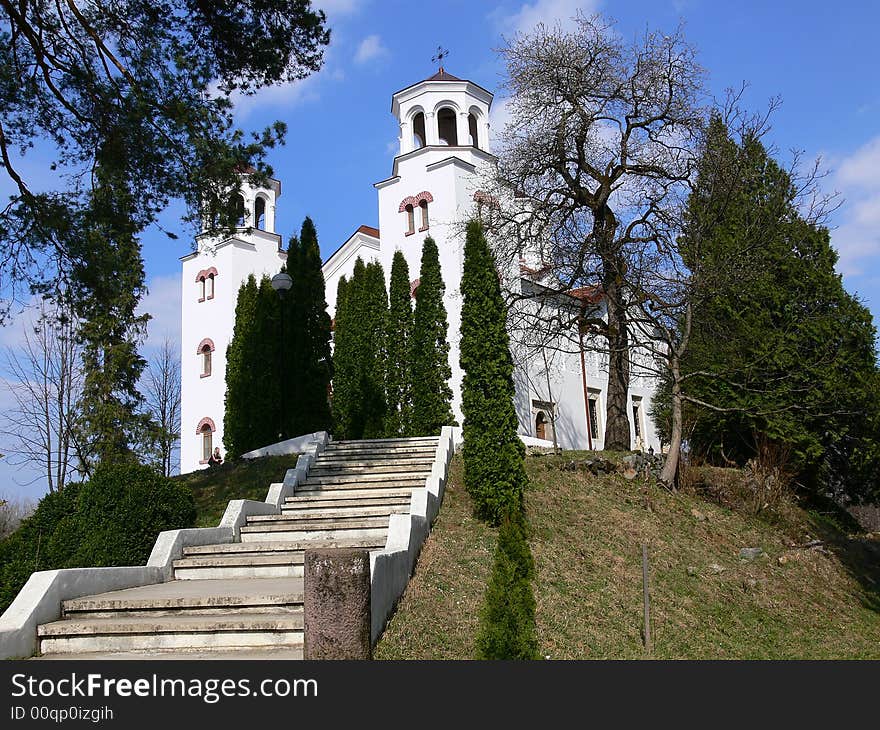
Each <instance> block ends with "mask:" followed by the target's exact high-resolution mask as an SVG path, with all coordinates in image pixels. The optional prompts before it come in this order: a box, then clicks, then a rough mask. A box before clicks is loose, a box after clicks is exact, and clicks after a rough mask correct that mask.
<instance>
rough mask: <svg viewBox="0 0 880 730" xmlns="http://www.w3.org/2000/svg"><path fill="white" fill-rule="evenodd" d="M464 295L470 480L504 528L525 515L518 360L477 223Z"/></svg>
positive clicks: (480, 508) (470, 236)
mask: <svg viewBox="0 0 880 730" xmlns="http://www.w3.org/2000/svg"><path fill="white" fill-rule="evenodd" d="M461 293H462V299H463V301H462V311H461V354H460V363H461V367H462V369H463V370H464V381H463V383H462V411H463V413H464V426H463V436H464V445H463V449H462V453H463V457H464V480H465V486H466V487H467V490H468V492H470V494H471V495H472V496H473V498H474V501H475V503H476V512H477V515H478V516H480V517H481V518H483V519H487V520H489V521H491V522H492V523H494V524H498V523H500V522H501V521H502V520H503V519H504V518H505V517H508V516H511V517H515V516H517V515H518V514H519V513H520V511H521V510H522V504H523V490H524V488H525V485H526V473H525V467H524V465H523V459H524V458H525V448H524V447H523V444H522V441H520V439H519V436H518V435H517V418H516V411H515V409H514V404H513V399H514V384H513V358H512V357H511V354H510V343H509V339H508V333H507V317H506V312H505V308H504V300H503V298H502V295H501V285H500V282H499V280H498V274H497V271H496V268H495V261H494V258H493V256H492V253H491V251H490V250H489V246H488V244H487V243H486V239H485V237H484V235H483V230H482V227H481V226H480V224H479V223H478V222H476V221H471V222H470V223H469V224H468V228H467V240H466V242H465V250H464V271H463V273H462V279H461ZM416 382H418V381H416Z"/></svg>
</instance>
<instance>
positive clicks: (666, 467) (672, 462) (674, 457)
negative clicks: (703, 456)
mask: <svg viewBox="0 0 880 730" xmlns="http://www.w3.org/2000/svg"><path fill="white" fill-rule="evenodd" d="M681 436H682V423H681V383H680V382H679V369H678V362H673V364H672V432H671V434H670V439H669V441H670V443H669V453H668V454H666V459H665V461H664V462H663V469H662V470H661V471H660V480H659V481H660V483H661V484H663V485H664V486H666V487H667V488H669V489H674V488H675V483H676V479H677V477H678V465H679V460H680V458H681Z"/></svg>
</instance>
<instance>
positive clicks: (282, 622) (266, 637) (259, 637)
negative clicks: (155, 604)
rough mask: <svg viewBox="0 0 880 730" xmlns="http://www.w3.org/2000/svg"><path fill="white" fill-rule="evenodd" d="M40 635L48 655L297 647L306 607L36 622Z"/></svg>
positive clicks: (41, 649)
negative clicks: (290, 610)
mask: <svg viewBox="0 0 880 730" xmlns="http://www.w3.org/2000/svg"><path fill="white" fill-rule="evenodd" d="M183 582H186V583H192V582H194V581H183ZM37 640H38V642H39V650H40V653H41V654H44V655H46V654H54V653H59V654H72V653H77V654H79V653H81V652H121V651H122V652H126V651H144V650H169V649H170V650H175V649H176V650H180V649H187V650H192V649H195V650H199V649H209V648H210V649H227V650H228V649H230V648H232V647H247V648H257V647H267V648H269V647H271V648H278V647H298V646H301V645H302V642H303V612H302V610H299V611H297V612H296V613H276V614H272V613H268V614H241V613H238V614H236V615H234V616H229V615H224V616H131V615H124V616H117V617H112V618H86V619H79V618H78V619H66V620H62V621H55V622H53V623H50V624H43V625H42V626H40V627H38V629H37Z"/></svg>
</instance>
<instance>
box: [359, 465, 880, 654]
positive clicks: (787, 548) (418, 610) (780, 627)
mask: <svg viewBox="0 0 880 730" xmlns="http://www.w3.org/2000/svg"><path fill="white" fill-rule="evenodd" d="M573 456H579V455H578V454H570V453H569V454H565V455H564V456H562V457H553V456H544V457H530V458H528V459H527V462H526V466H527V470H528V473H529V477H530V482H531V483H530V488H529V490H528V492H527V495H526V508H527V513H528V518H529V522H530V526H531V527H530V536H529V543H530V545H531V548H532V553H533V554H534V557H535V565H536V579H535V582H534V592H535V598H536V601H537V629H538V639H539V644H540V650H541V654H542V655H543V656H549V657H550V658H552V659H584V658H588V659H611V658H613V659H635V658H643V657H646V653H645V650H644V648H643V646H642V611H643V606H642V572H641V544H642V543H643V542H646V543H647V544H648V546H649V554H650V567H651V601H652V633H653V639H654V652H653V655H652V656H653V657H656V658H662V659H715V658H730V659H734V658H736V659H752V658H754V659H757V658H774V659H783V658H785V659H830V658H875V659H876V658H880V545H878V543H877V542H876V541H871V540H869V539H867V538H866V537H865V536H860V535H857V534H851V533H848V532H846V531H845V529H846V527H847V525H848V523H846V522H845V521H844V520H842V519H841V520H837V519H834V518H830V517H829V516H828V514H827V513H825V514H820V513H819V512H816V511H808V510H806V509H803V508H801V507H800V506H799V505H798V504H797V503H796V502H795V501H794V500H793V499H792V500H789V501H787V502H785V503H784V504H782V505H781V506H780V507H779V508H778V509H776V510H774V511H772V512H767V513H764V514H762V515H759V516H755V515H753V514H749V513H748V511H747V510H746V509H745V508H743V507H742V506H741V505H742V503H743V502H742V500H741V499H740V498H739V497H740V496H741V495H740V494H739V493H740V492H741V491H742V489H743V486H742V484H741V481H742V480H741V478H740V474H739V472H737V471H735V470H730V469H707V470H705V473H703V474H701V479H700V480H698V482H699V483H698V484H697V485H696V486H693V487H692V488H691V489H689V491H687V492H678V493H676V494H671V493H669V492H667V491H665V490H663V489H661V488H659V487H656V486H653V485H651V486H647V485H645V484H644V483H643V482H641V481H639V480H636V481H633V482H629V481H627V480H626V479H624V478H623V477H622V476H620V475H606V476H600V477H595V476H593V475H591V474H589V473H585V472H569V471H564V470H562V469H561V468H560V467H561V466H562V464H563V463H564V462H565V461H568V460H570V459H571V458H572V457H573ZM605 456H607V457H610V458H619V457H614V456H612V455H610V454H605ZM453 463H454V467H453V472H452V477H451V483H450V484H449V486H448V488H447V491H446V497H445V500H444V504H443V507H442V509H441V511H440V515H439V517H438V519H437V522H436V523H435V526H434V530H433V532H432V534H431V536H430V538H429V539H428V542H427V543H426V545H425V548H424V550H423V552H422V556H421V558H420V560H419V564H418V567H417V570H416V573H415V575H414V577H413V580H412V582H411V583H410V586H409V587H408V588H407V591H406V594H405V595H404V597H403V599H402V600H401V603H400V605H399V607H398V610H397V613H396V615H395V616H394V617H393V619H392V620H391V622H390V624H389V626H388V628H387V630H386V632H385V635H384V636H383V638H382V639H381V641H380V642H379V645H378V646H377V648H376V656H377V657H378V658H382V659H402V658H408V659H421V658H433V659H443V658H460V659H468V658H472V657H473V656H474V642H473V639H474V635H475V633H476V626H477V612H478V610H479V608H480V606H481V604H482V597H483V592H484V591H485V587H486V581H487V580H488V576H489V572H490V568H491V562H492V551H493V548H494V543H495V539H496V531H495V530H493V529H490V528H488V527H487V526H486V525H484V524H482V523H479V522H476V521H475V520H474V519H473V517H472V515H471V509H472V505H471V502H470V499H469V498H468V496H467V494H466V493H465V491H464V489H463V487H462V484H461V465H460V463H459V458H458V457H456V460H455V461H454V462H453ZM648 507H650V510H649V509H648ZM693 510H696V514H695V513H694V512H693ZM816 538H818V539H822V540H823V541H824V545H823V548H824V549H825V550H826V552H821V551H817V550H804V549H797V548H796V547H795V546H796V545H800V544H803V543H805V542H807V541H808V540H809V539H816ZM744 547H761V548H762V549H763V550H764V555H763V556H761V557H760V558H758V559H756V560H755V561H753V562H745V561H742V560H740V558H739V551H740V549H741V548H744ZM780 558H782V560H780Z"/></svg>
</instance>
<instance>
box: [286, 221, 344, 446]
mask: <svg viewBox="0 0 880 730" xmlns="http://www.w3.org/2000/svg"><path fill="white" fill-rule="evenodd" d="M287 271H288V273H289V274H290V275H291V277H292V278H293V286H292V288H291V290H290V292H288V294H287V295H286V300H285V302H284V304H285V307H284V309H285V316H286V317H287V321H286V322H285V336H286V343H285V352H284V359H285V365H286V367H285V372H284V374H283V375H282V377H285V378H287V382H286V384H285V388H284V396H285V399H286V408H285V413H286V414H287V427H286V435H287V436H288V437H293V436H299V435H302V434H306V433H313V432H314V431H324V430H329V429H330V425H331V420H332V419H331V414H330V402H329V400H328V389H329V385H330V379H331V376H332V371H333V362H332V355H331V352H330V315H329V314H328V313H327V301H326V297H325V294H324V274H323V273H322V271H321V252H320V248H319V246H318V234H317V232H316V230H315V225H314V223H313V222H312V219H311V218H308V217H307V218H306V219H305V220H304V221H303V224H302V230H301V232H300V237H299V239H297V238H295V237H294V238H292V239H291V243H290V247H289V248H288V257H287Z"/></svg>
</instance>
